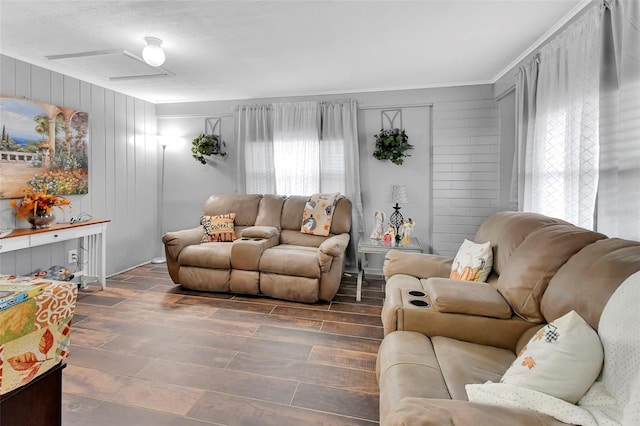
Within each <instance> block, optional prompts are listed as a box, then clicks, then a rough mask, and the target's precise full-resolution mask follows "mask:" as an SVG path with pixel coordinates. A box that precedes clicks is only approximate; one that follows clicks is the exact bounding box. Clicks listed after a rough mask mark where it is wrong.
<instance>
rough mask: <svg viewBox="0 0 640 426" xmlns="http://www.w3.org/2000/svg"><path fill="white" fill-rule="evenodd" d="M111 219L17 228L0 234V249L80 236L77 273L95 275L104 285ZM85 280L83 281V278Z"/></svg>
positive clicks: (44, 243)
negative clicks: (7, 233)
mask: <svg viewBox="0 0 640 426" xmlns="http://www.w3.org/2000/svg"><path fill="white" fill-rule="evenodd" d="M109 222H111V221H110V220H89V221H87V222H80V223H73V224H71V223H56V224H53V225H51V227H50V228H44V229H31V228H17V229H14V230H13V232H11V233H10V234H9V235H7V236H5V237H4V238H0V253H6V252H10V251H15V250H21V249H26V248H31V247H36V246H41V245H46V244H54V243H58V242H60V241H67V240H79V243H80V250H78V265H81V266H82V268H81V270H79V271H76V272H75V275H76V276H79V277H80V279H81V280H82V277H95V278H97V279H98V282H99V283H100V286H101V287H102V289H104V288H105V286H106V278H107V277H106V270H107V268H106V265H107V240H106V236H107V225H108V224H109ZM81 282H82V281H81Z"/></svg>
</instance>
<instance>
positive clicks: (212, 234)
mask: <svg viewBox="0 0 640 426" xmlns="http://www.w3.org/2000/svg"><path fill="white" fill-rule="evenodd" d="M235 218H236V214H235V213H227V214H219V215H215V216H208V215H202V216H200V225H202V228H203V231H204V234H203V235H202V240H201V242H203V243H212V242H230V241H233V240H235V239H236V232H235V229H234V226H233V221H234V219H235Z"/></svg>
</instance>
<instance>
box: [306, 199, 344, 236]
mask: <svg viewBox="0 0 640 426" xmlns="http://www.w3.org/2000/svg"><path fill="white" fill-rule="evenodd" d="M340 198H341V195H340V193H339V192H335V193H332V194H314V195H312V196H310V197H309V199H308V200H307V202H306V203H305V206H304V210H303V211H302V227H301V228H300V232H302V233H303V234H311V235H322V236H325V237H326V236H328V235H329V232H330V230H331V221H332V220H333V212H334V210H335V207H336V203H337V202H338V200H339V199H340Z"/></svg>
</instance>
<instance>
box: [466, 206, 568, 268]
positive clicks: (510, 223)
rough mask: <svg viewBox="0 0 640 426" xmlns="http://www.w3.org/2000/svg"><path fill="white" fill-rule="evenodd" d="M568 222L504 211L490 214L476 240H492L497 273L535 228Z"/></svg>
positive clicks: (535, 214) (532, 214)
mask: <svg viewBox="0 0 640 426" xmlns="http://www.w3.org/2000/svg"><path fill="white" fill-rule="evenodd" d="M558 223H564V224H567V222H565V221H563V220H560V219H554V218H551V217H547V216H544V215H541V214H538V213H523V212H512V211H504V212H498V213H495V214H493V215H491V216H489V217H488V218H487V219H486V220H485V221H484V222H483V223H482V225H480V228H478V232H477V233H476V236H475V241H476V242H478V243H484V242H487V241H491V246H492V247H493V269H494V271H495V272H496V273H497V274H502V271H503V269H504V267H505V265H507V263H508V261H509V257H510V256H511V253H513V251H514V250H515V249H516V248H517V247H518V246H519V245H520V244H521V243H522V242H523V241H524V239H525V238H526V237H527V236H528V235H529V234H530V233H531V232H533V231H534V230H536V229H537V228H539V227H541V226H545V225H551V224H558Z"/></svg>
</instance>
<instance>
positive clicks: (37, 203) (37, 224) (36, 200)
mask: <svg viewBox="0 0 640 426" xmlns="http://www.w3.org/2000/svg"><path fill="white" fill-rule="evenodd" d="M10 204H11V207H13V208H14V209H15V210H16V217H18V218H20V219H27V220H28V221H29V223H30V224H31V227H32V228H33V229H40V228H48V227H50V226H51V224H52V223H53V221H54V220H55V216H54V215H53V208H54V207H58V208H59V209H60V210H63V209H64V206H69V205H71V203H70V201H69V199H67V198H65V197H60V196H57V195H52V194H47V193H46V191H45V192H39V191H31V190H29V189H27V190H25V191H24V197H22V200H20V201H19V202H18V200H11V203H10Z"/></svg>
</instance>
